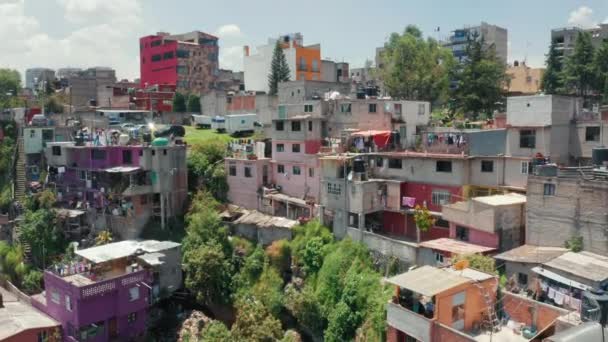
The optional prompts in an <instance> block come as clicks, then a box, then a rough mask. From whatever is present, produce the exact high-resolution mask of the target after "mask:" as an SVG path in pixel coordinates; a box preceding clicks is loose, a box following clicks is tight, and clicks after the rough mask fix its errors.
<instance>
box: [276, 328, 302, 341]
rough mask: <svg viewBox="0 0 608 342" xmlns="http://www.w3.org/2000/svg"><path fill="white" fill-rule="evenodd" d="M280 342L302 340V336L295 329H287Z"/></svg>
mask: <svg viewBox="0 0 608 342" xmlns="http://www.w3.org/2000/svg"><path fill="white" fill-rule="evenodd" d="M281 342H302V337H301V336H300V334H298V332H297V331H295V330H287V331H286V332H285V335H284V336H283V339H281Z"/></svg>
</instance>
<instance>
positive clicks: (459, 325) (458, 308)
mask: <svg viewBox="0 0 608 342" xmlns="http://www.w3.org/2000/svg"><path fill="white" fill-rule="evenodd" d="M465 295H466V292H460V293H456V294H455V295H454V296H452V328H454V329H456V330H463V329H464V303H465Z"/></svg>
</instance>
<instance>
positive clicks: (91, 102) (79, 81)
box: [67, 67, 116, 110]
mask: <svg viewBox="0 0 608 342" xmlns="http://www.w3.org/2000/svg"><path fill="white" fill-rule="evenodd" d="M115 83H116V71H114V70H113V69H111V68H106V67H95V68H89V69H86V70H84V71H80V72H78V73H77V74H72V75H71V76H69V77H68V79H67V84H68V87H69V90H68V91H69V101H70V105H71V106H72V107H73V108H74V109H75V110H79V109H86V108H89V106H93V107H96V106H102V107H104V106H107V107H110V108H111V107H112V97H113V88H112V87H113V85H114V84H115Z"/></svg>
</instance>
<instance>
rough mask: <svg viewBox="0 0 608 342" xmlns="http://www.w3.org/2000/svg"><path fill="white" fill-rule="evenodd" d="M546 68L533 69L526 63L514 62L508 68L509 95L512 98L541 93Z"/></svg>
mask: <svg viewBox="0 0 608 342" xmlns="http://www.w3.org/2000/svg"><path fill="white" fill-rule="evenodd" d="M544 73H545V68H531V67H529V66H527V65H526V62H525V61H522V62H518V61H515V62H513V65H510V66H509V67H508V68H507V75H509V77H510V80H509V87H508V90H507V92H508V94H509V95H510V96H521V95H535V94H538V93H540V92H541V83H542V79H543V74H544Z"/></svg>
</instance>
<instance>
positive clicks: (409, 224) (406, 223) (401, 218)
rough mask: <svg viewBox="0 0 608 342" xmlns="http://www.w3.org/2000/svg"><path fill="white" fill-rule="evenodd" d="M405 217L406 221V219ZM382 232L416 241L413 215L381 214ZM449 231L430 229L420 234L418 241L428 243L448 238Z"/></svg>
mask: <svg viewBox="0 0 608 342" xmlns="http://www.w3.org/2000/svg"><path fill="white" fill-rule="evenodd" d="M406 216H407V219H406ZM382 219H383V222H382V225H383V232H384V233H386V234H389V235H393V236H403V237H407V238H409V239H411V240H415V239H416V223H415V222H414V215H411V214H402V213H396V212H391V211H384V212H383V213H382ZM449 235H450V230H449V229H448V228H442V227H431V229H429V230H428V231H426V232H420V240H421V241H428V240H435V239H440V238H443V237H448V236H449Z"/></svg>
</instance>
